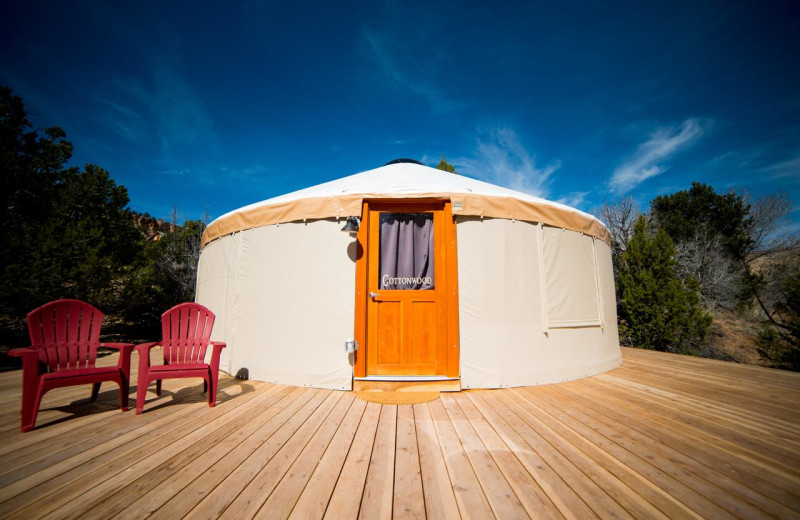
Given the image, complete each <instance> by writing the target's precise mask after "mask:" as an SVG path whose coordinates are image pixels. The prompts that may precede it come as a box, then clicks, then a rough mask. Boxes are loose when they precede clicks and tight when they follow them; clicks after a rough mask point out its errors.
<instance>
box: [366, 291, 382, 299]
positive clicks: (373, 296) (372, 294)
mask: <svg viewBox="0 0 800 520" xmlns="http://www.w3.org/2000/svg"><path fill="white" fill-rule="evenodd" d="M369 297H370V298H372V299H373V300H374V299H375V298H380V297H381V295H380V294H378V293H376V292H371V293H369Z"/></svg>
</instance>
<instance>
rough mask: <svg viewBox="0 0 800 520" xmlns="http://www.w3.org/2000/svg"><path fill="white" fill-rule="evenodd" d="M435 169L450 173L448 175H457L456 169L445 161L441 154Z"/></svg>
mask: <svg viewBox="0 0 800 520" xmlns="http://www.w3.org/2000/svg"><path fill="white" fill-rule="evenodd" d="M436 169H437V170H442V171H446V172H450V173H455V174H456V175H458V172H457V171H456V167H455V166H453V165H452V164H450V163H449V162H447V161H446V160H445V158H444V154H442V160H441V161H439V164H437V165H436Z"/></svg>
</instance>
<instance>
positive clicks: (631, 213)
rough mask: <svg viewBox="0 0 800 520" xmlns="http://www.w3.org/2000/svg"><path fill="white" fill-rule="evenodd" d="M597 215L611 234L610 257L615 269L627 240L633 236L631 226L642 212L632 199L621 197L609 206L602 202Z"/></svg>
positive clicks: (626, 245)
mask: <svg viewBox="0 0 800 520" xmlns="http://www.w3.org/2000/svg"><path fill="white" fill-rule="evenodd" d="M598 213H599V215H598V216H599V217H600V219H601V220H602V221H603V222H604V223H605V225H606V227H607V228H608V231H609V233H610V234H611V255H612V259H613V261H614V266H615V267H617V264H618V263H619V257H620V255H622V253H623V252H625V249H626V248H627V247H628V240H630V238H631V235H633V225H634V223H635V222H636V221H637V220H638V219H639V216H640V215H641V214H642V212H641V211H640V210H639V208H638V206H637V205H636V201H635V200H634V199H633V197H622V199H621V200H619V201H618V202H614V203H611V204H609V203H608V202H607V201H606V202H604V203H603V207H602V208H600V210H599V212H598Z"/></svg>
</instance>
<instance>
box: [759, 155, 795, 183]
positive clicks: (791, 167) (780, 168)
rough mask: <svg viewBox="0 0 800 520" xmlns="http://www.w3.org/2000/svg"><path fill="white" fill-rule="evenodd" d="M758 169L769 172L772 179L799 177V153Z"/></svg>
mask: <svg viewBox="0 0 800 520" xmlns="http://www.w3.org/2000/svg"><path fill="white" fill-rule="evenodd" d="M760 171H762V172H765V173H769V174H771V175H772V178H773V179H795V180H797V179H800V155H796V156H795V157H792V158H791V159H787V160H785V161H780V162H777V163H775V164H771V165H769V166H765V167H763V168H761V169H760Z"/></svg>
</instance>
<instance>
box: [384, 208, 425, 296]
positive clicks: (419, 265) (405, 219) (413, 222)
mask: <svg viewBox="0 0 800 520" xmlns="http://www.w3.org/2000/svg"><path fill="white" fill-rule="evenodd" d="M379 240H380V261H379V264H380V267H379V269H378V270H379V277H380V278H379V279H378V287H380V288H381V289H382V290H400V291H403V290H406V291H408V290H431V289H433V288H434V285H435V280H434V269H433V267H434V266H433V258H434V255H433V213H381V214H380V239H379Z"/></svg>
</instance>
